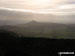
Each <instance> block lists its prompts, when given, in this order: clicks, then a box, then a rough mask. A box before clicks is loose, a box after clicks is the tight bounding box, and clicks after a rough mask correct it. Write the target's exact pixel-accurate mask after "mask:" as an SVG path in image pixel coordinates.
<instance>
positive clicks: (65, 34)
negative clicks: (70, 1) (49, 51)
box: [0, 21, 75, 38]
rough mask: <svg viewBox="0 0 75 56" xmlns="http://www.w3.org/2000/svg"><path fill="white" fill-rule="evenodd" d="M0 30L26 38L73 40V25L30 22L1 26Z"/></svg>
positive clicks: (74, 27) (74, 34) (74, 35)
mask: <svg viewBox="0 0 75 56" xmlns="http://www.w3.org/2000/svg"><path fill="white" fill-rule="evenodd" d="M0 28H2V29H6V30H11V31H14V32H16V33H18V34H19V35H22V36H26V37H48V38H75V30H74V29H75V25H74V24H69V25H66V24H60V23H50V22H37V21H31V22H29V23H26V24H20V25H15V26H1V27H0Z"/></svg>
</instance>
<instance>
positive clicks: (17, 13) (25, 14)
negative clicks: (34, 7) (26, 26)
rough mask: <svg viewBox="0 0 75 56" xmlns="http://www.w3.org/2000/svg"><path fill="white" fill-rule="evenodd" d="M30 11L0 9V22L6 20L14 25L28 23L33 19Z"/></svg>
mask: <svg viewBox="0 0 75 56" xmlns="http://www.w3.org/2000/svg"><path fill="white" fill-rule="evenodd" d="M33 13H34V12H32V11H30V10H21V9H10V8H0V20H8V21H12V22H16V23H22V22H28V21H30V20H32V19H33V16H34V15H33Z"/></svg>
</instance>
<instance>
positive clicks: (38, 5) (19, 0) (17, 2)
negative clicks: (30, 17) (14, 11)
mask: <svg viewBox="0 0 75 56" xmlns="http://www.w3.org/2000/svg"><path fill="white" fill-rule="evenodd" d="M74 2H75V0H0V7H8V8H19V9H33V10H35V9H36V10H37V9H51V8H55V7H56V6H59V5H63V4H73V3H74Z"/></svg>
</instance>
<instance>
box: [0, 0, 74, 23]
mask: <svg viewBox="0 0 75 56" xmlns="http://www.w3.org/2000/svg"><path fill="white" fill-rule="evenodd" d="M74 18H75V0H0V20H9V21H15V22H24V21H25V22H26V21H28V20H37V21H47V22H63V23H69V22H72V23H73V22H74V20H75V19H74Z"/></svg>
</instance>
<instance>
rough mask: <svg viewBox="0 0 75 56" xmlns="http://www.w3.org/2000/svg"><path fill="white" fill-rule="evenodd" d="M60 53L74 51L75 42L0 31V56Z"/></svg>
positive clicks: (46, 55)
mask: <svg viewBox="0 0 75 56" xmlns="http://www.w3.org/2000/svg"><path fill="white" fill-rule="evenodd" d="M62 51H63V52H66V51H67V52H69V51H72V52H73V51H75V40H74V39H50V38H49V39H48V38H41V37H40V38H35V37H30V38H28V37H21V36H19V35H17V34H16V33H14V32H11V31H6V30H0V56H59V55H58V52H62Z"/></svg>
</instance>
